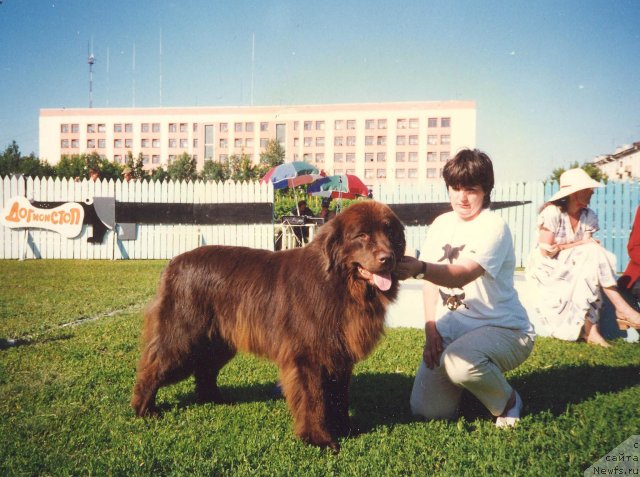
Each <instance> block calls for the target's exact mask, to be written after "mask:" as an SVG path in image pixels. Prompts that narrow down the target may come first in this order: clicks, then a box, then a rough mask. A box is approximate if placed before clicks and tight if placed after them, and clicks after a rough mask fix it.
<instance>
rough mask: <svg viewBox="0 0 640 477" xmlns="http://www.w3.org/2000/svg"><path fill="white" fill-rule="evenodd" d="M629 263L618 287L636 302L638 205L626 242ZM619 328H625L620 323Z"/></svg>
mask: <svg viewBox="0 0 640 477" xmlns="http://www.w3.org/2000/svg"><path fill="white" fill-rule="evenodd" d="M627 252H628V253H629V263H628V264H627V269H626V270H625V271H624V273H623V274H622V276H621V277H620V278H619V279H618V287H620V289H622V290H625V291H626V292H629V293H631V295H632V296H633V298H634V299H635V300H636V302H640V206H639V207H638V208H637V209H636V218H635V219H634V221H633V227H632V228H631V234H630V235H629V242H628V243H627ZM620 328H626V326H625V324H624V323H622V324H621V326H620Z"/></svg>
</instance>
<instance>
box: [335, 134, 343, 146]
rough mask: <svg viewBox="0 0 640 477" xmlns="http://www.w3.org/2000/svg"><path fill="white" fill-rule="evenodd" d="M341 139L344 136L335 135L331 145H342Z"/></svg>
mask: <svg viewBox="0 0 640 477" xmlns="http://www.w3.org/2000/svg"><path fill="white" fill-rule="evenodd" d="M343 141H344V138H343V137H342V136H336V137H334V138H333V145H334V146H342V143H343Z"/></svg>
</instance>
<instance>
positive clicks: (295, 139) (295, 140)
mask: <svg viewBox="0 0 640 477" xmlns="http://www.w3.org/2000/svg"><path fill="white" fill-rule="evenodd" d="M299 145H300V138H299V137H294V138H293V147H298V146H299Z"/></svg>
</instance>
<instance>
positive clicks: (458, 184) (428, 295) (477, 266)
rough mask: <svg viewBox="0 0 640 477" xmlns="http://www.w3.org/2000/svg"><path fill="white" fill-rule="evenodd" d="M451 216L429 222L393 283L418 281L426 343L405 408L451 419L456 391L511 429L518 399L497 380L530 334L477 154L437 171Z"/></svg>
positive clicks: (486, 166) (485, 165) (507, 236)
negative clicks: (421, 285)
mask: <svg viewBox="0 0 640 477" xmlns="http://www.w3.org/2000/svg"><path fill="white" fill-rule="evenodd" d="M443 177H444V181H445V183H446V185H447V188H448V191H449V200H450V202H451V207H452V208H453V211H452V212H447V213H445V214H442V215H440V216H439V217H437V218H436V220H435V221H434V222H433V224H432V225H430V226H429V229H428V231H427V238H426V240H425V242H424V245H423V246H422V249H421V254H420V258H423V259H424V260H425V261H421V260H418V259H416V258H413V257H404V259H403V260H402V261H401V262H400V263H399V264H398V266H397V268H396V273H397V275H398V278H400V279H401V280H403V279H406V278H409V277H414V278H419V279H423V280H425V284H424V288H423V296H424V314H425V320H426V322H425V335H426V343H425V346H424V351H423V355H422V361H421V363H420V366H419V369H418V372H417V374H416V377H415V380H414V383H413V389H412V391H411V398H410V406H411V410H412V412H413V413H414V414H416V415H419V416H422V417H425V418H427V419H448V418H451V417H453V416H454V414H455V412H456V410H457V408H458V403H459V401H460V398H461V395H462V391H463V390H464V389H466V390H468V391H470V392H471V393H472V394H473V395H475V396H476V397H477V398H478V399H479V400H480V401H481V402H482V403H483V404H484V405H485V407H486V408H487V409H488V410H489V411H490V412H491V414H493V415H494V416H496V417H497V419H496V426H498V427H509V426H514V425H515V424H516V422H517V421H518V420H519V419H520V414H521V412H522V407H523V403H522V398H521V397H520V395H519V394H518V393H517V392H516V390H515V389H513V387H511V385H510V384H509V383H508V382H507V380H506V379H505V377H504V373H505V372H507V371H509V370H511V369H514V368H516V367H518V366H519V365H520V364H522V363H523V362H524V361H525V360H526V359H527V357H528V356H529V354H530V353H531V350H532V349H533V340H534V336H535V332H534V329H533V326H532V325H531V323H530V322H529V319H528V317H527V313H526V311H525V309H524V307H523V306H522V305H521V303H520V301H519V299H518V294H517V292H516V290H515V288H514V285H513V274H514V270H515V253H514V248H513V240H512V238H511V232H510V231H509V227H508V226H507V224H506V223H505V222H504V220H503V219H502V218H501V217H500V216H499V215H498V214H496V213H494V212H491V211H490V210H489V205H490V202H491V201H490V194H491V191H492V189H493V185H494V174H493V165H492V163H491V159H490V158H489V156H487V155H486V154H485V153H483V152H481V151H478V150H469V149H465V150H462V151H460V152H459V153H458V154H456V156H455V157H454V158H453V159H451V160H450V161H448V162H447V163H446V164H445V166H444V170H443Z"/></svg>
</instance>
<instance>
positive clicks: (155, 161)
mask: <svg viewBox="0 0 640 477" xmlns="http://www.w3.org/2000/svg"><path fill="white" fill-rule="evenodd" d="M151 162H152V163H153V164H160V156H159V155H158V154H153V155H152V156H151Z"/></svg>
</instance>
